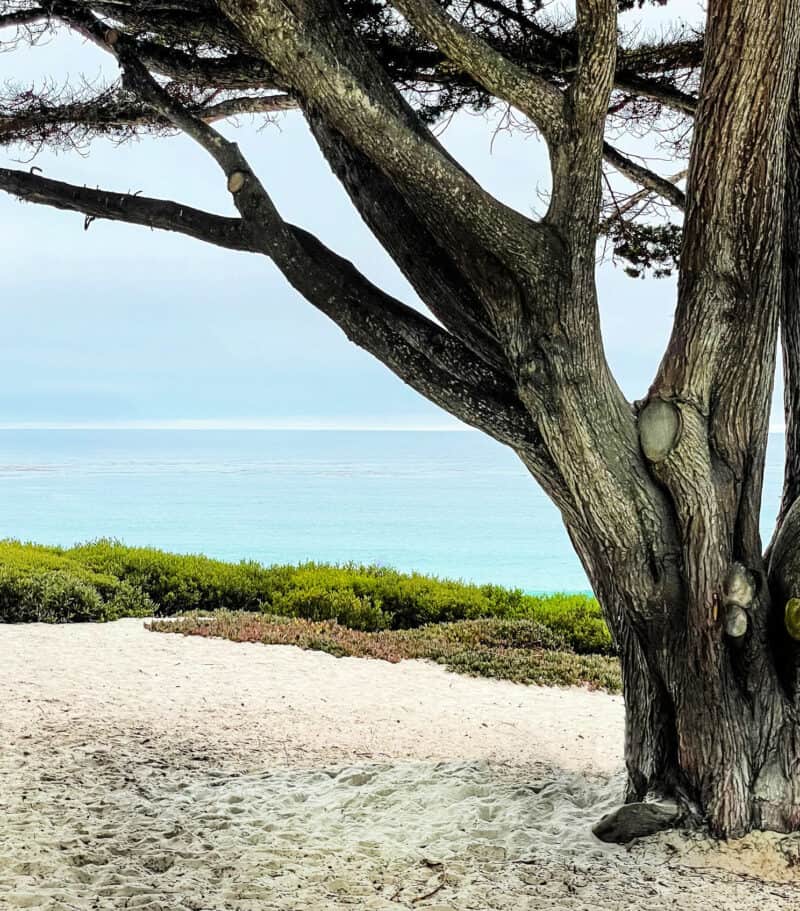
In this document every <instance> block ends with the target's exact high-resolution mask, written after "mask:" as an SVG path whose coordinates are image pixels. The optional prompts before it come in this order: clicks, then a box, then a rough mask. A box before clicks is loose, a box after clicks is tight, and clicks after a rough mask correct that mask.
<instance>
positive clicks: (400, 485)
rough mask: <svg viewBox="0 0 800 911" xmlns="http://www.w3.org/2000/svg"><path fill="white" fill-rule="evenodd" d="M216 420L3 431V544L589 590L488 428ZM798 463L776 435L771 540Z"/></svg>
mask: <svg viewBox="0 0 800 911" xmlns="http://www.w3.org/2000/svg"><path fill="white" fill-rule="evenodd" d="M142 423H146V422H142ZM208 426H209V422H200V426H198V427H196V428H195V429H172V430H166V429H150V430H144V429H109V428H107V427H106V428H98V429H47V430H44V429H0V495H2V503H3V509H2V513H0V537H14V538H20V539H22V540H30V541H36V542H40V543H45V544H62V545H68V544H72V543H75V542H77V541H85V540H89V539H92V538H98V537H115V538H120V539H121V540H123V541H125V542H126V543H128V544H134V545H152V546H154V547H160V548H163V549H167V550H174V551H180V552H195V553H205V554H208V555H209V556H213V557H219V558H222V559H226V560H240V559H256V560H259V561H261V562H264V563H276V562H281V563H282V562H292V563H293V562H299V561H303V560H318V561H326V562H327V561H330V562H343V561H348V560H352V561H357V562H363V563H380V564H384V565H390V566H394V567H397V568H398V569H402V570H409V571H410V570H418V571H420V572H425V573H434V574H436V575H440V576H450V577H456V578H463V579H467V580H470V581H475V582H493V583H497V584H501V585H508V586H514V587H520V588H524V589H526V590H529V591H582V590H586V589H588V587H589V586H588V582H587V580H586V577H585V575H584V573H583V569H582V568H581V566H580V563H579V561H578V559H577V557H576V556H575V554H574V553H573V550H572V546H571V544H570V542H569V539H568V538H567V535H566V532H565V531H564V528H563V526H562V524H561V517H560V515H559V513H558V511H557V510H556V508H555V507H554V506H553V505H552V504H551V503H550V501H549V500H548V499H547V498H546V497H545V495H544V494H543V493H542V491H541V490H540V489H539V487H538V486H537V485H536V483H535V482H534V481H533V479H532V478H531V477H530V475H529V474H528V473H527V472H526V470H525V468H524V467H523V466H522V464H521V463H520V462H519V460H518V459H517V458H516V456H515V455H514V454H513V453H512V452H511V451H509V450H507V449H505V448H504V447H502V446H500V445H499V444H497V443H495V442H494V441H492V440H490V439H488V438H487V437H485V436H483V435H482V434H479V433H475V432H470V431H459V430H450V429H449V428H448V429H447V430H370V431H368V430H350V431H346V430H249V429H233V428H231V429H223V430H209V429H206V428H207V427H208ZM782 472H783V435H782V434H781V433H773V434H771V436H770V445H769V451H768V458H767V471H766V483H765V491H764V504H763V509H762V533H763V534H764V536H765V542H766V541H767V540H768V537H769V535H770V533H771V527H772V521H773V518H774V515H775V512H776V510H777V506H778V499H779V496H780V489H781V484H782Z"/></svg>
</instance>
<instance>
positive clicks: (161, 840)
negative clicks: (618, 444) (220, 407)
mask: <svg viewBox="0 0 800 911" xmlns="http://www.w3.org/2000/svg"><path fill="white" fill-rule="evenodd" d="M0 692H2V694H3V696H2V706H3V707H2V714H1V715H0V743H2V747H1V748H0V749H1V750H2V752H1V753H0V907H2V908H43V909H45V908H46V909H80V911H84V909H86V911H88V909H93V911H94V909H118V908H130V909H148V911H167V909H169V911H223V909H224V911H228V909H231V911H256V909H258V911H263V909H287V911H288V909H297V911H300V909H303V911H307V909H311V911H317V909H319V911H322V909H340V908H342V909H343V908H359V909H368V911H383V909H386V911H389V909H401V908H424V909H429V911H432V909H435V911H472V909H475V911H486V909H512V908H513V909H528V908H530V909H534V908H535V909H539V908H545V909H547V908H553V909H555V908H558V909H584V908H604V909H629V908H632V907H642V906H645V905H646V906H647V908H648V909H649V911H659V909H667V908H670V909H675V908H679V909H700V908H703V909H706V908H720V909H727V908H736V909H737V911H749V909H756V908H759V909H761V911H764V909H776V911H780V909H784V908H785V909H789V908H796V907H797V906H798V903H800V884H798V883H799V882H800V880H798V879H797V878H796V874H795V869H796V867H793V866H792V863H793V862H795V863H796V862H797V861H798V860H800V842H798V839H796V838H793V839H778V838H777V837H775V836H770V835H757V836H752V837H750V838H748V839H745V840H743V841H742V842H738V843H732V844H730V845H728V846H717V845H715V844H713V843H711V842H709V841H707V840H705V839H703V838H701V837H700V836H694V837H692V838H685V837H679V836H677V835H675V834H667V835H664V836H661V837H657V838H653V839H648V840H645V841H642V842H639V843H638V844H635V845H634V846H632V847H630V848H627V849H626V848H616V847H609V846H605V845H602V844H600V843H599V842H597V841H596V840H595V839H593V837H592V836H591V834H590V831H589V827H590V825H591V824H592V823H593V822H594V821H596V820H597V819H599V817H600V816H602V815H603V813H604V812H607V810H608V809H610V808H612V807H613V806H615V805H616V804H617V803H618V802H619V799H620V795H621V790H622V782H623V777H622V759H621V756H622V742H623V733H622V723H623V706H622V701H621V699H620V698H619V697H613V696H608V695H605V694H602V693H597V692H588V691H586V690H582V689H547V688H540V687H525V686H520V685H517V684H512V683H505V682H501V681H494V680H484V679H471V678H467V677H461V676H457V675H454V674H451V673H449V672H447V671H445V670H443V669H442V668H440V667H438V666H436V665H433V664H428V663H425V662H418V661H409V662H403V663H401V664H399V665H390V664H386V663H383V662H379V661H372V660H367V659H358V658H345V659H336V658H332V657H330V656H328V655H325V654H321V653H317V652H303V651H300V650H299V649H296V648H294V647H290V646H260V645H241V644H234V643H230V642H224V641H218V640H206V639H201V638H183V637H179V636H172V635H163V634H155V633H149V632H147V631H146V630H145V629H144V628H143V624H142V622H141V621H138V620H123V621H118V622H116V623H111V624H107V625H84V624H77V625H73V626H42V625H30V626H6V627H3V626H0Z"/></svg>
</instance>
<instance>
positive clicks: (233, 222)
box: [0, 168, 258, 252]
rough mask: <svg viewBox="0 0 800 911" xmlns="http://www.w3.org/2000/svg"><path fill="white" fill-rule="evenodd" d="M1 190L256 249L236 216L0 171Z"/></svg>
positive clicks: (85, 212)
mask: <svg viewBox="0 0 800 911" xmlns="http://www.w3.org/2000/svg"><path fill="white" fill-rule="evenodd" d="M0 189H2V190H5V191H6V192H7V193H10V194H12V195H13V196H16V197H17V198H18V199H21V200H24V201H26V202H34V203H40V204H43V205H47V206H52V207H53V208H56V209H63V210H66V211H69V212H80V213H82V214H83V215H89V216H92V217H94V218H104V219H109V220H111V221H121V222H125V223H127V224H133V225H144V226H145V227H147V228H159V229H161V230H164V231H176V232H178V233H179V234H186V235H188V236H189V237H194V238H196V239H197V240H202V241H205V242H206V243H210V244H214V245H215V246H218V247H227V248H228V249H230V250H247V251H250V252H253V251H255V250H257V249H258V246H257V245H256V244H254V242H253V240H252V238H251V237H250V236H249V235H248V233H247V232H246V231H245V230H244V229H243V224H242V221H241V220H240V219H238V218H225V217H224V216H221V215H212V214H211V213H209V212H204V211H202V210H200V209H194V208H192V207H191V206H185V205H181V204H179V203H176V202H171V201H169V200H164V199H154V198H152V197H149V196H139V195H137V194H131V193H112V192H110V191H108V190H92V189H89V188H88V187H78V186H75V185H73V184H68V183H63V182H62V181H60V180H51V179H49V178H47V177H41V176H40V175H38V174H30V173H28V172H27V171H17V170H12V169H8V168H0Z"/></svg>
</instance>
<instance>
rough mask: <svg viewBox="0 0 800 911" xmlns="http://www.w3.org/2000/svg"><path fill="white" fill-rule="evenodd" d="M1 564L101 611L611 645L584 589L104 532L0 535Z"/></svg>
mask: <svg viewBox="0 0 800 911" xmlns="http://www.w3.org/2000/svg"><path fill="white" fill-rule="evenodd" d="M0 568H4V569H6V570H9V571H13V573H15V574H16V575H20V574H22V575H26V574H27V575H31V574H34V575H35V574H41V573H44V572H59V573H64V572H66V573H68V574H70V576H72V577H74V578H75V579H78V580H80V581H81V582H83V583H84V584H85V585H86V586H88V587H90V588H93V589H94V590H95V591H96V592H97V594H98V596H99V597H100V599H101V601H102V603H103V611H102V613H103V617H102V619H110V618H112V617H119V616H131V615H132V616H142V615H144V614H152V615H159V616H171V615H175V614H182V613H186V612H189V611H195V610H196V611H201V612H204V613H211V612H213V611H217V610H229V611H253V612H255V611H259V612H263V613H267V614H283V615H286V616H291V617H298V618H305V619H309V620H323V619H330V620H336V621H338V622H339V623H341V624H342V625H345V626H349V627H351V628H353V629H356V630H362V631H367V632H370V631H378V630H384V629H396V630H402V629H415V628H419V627H423V626H425V625H427V624H441V623H452V622H456V621H464V620H477V619H481V618H496V619H502V620H509V621H511V620H529V621H531V622H532V623H535V624H536V625H535V626H534V625H531V626H529V627H527V630H528V635H529V636H530V637H531V639H530V642H528V643H527V644H520V645H519V647H520V648H529V647H534V645H535V644H536V643H535V642H534V640H536V637H541V636H542V635H543V633H542V632H541V630H542V629H546V630H548V631H549V634H551V635H552V636H554V637H555V638H554V640H553V641H557V642H558V643H559V645H558V647H559V648H564V649H568V650H570V651H573V652H577V653H579V654H590V653H601V654H613V653H614V646H613V643H612V641H611V636H610V635H609V632H608V629H607V627H606V625H605V622H604V621H603V618H602V615H601V613H600V608H599V606H598V604H597V602H596V601H595V600H594V599H593V598H590V597H588V596H586V595H563V594H557V595H544V596H538V595H527V594H525V593H524V592H522V591H521V590H520V589H506V588H502V587H501V586H498V585H471V584H467V583H464V582H457V581H453V580H450V579H439V578H436V577H435V576H423V575H420V574H419V573H400V572H397V571H396V570H394V569H390V568H387V567H382V566H359V565H356V564H351V563H346V564H342V565H338V566H332V565H329V564H320V563H303V564H300V565H298V566H285V565H276V566H262V565H261V564H259V563H255V562H253V561H247V562H241V563H225V562H223V561H221V560H212V559H210V558H209V557H203V556H198V555H184V554H171V553H166V552H164V551H160V550H156V549H155V548H148V547H126V546H125V545H124V544H121V543H120V542H118V541H111V540H106V539H103V540H99V541H92V542H89V543H87V544H80V545H77V546H76V547H71V548H59V547H44V546H41V545H34V544H22V543H20V542H19V541H0ZM37 584H38V583H37ZM8 585H10V583H8ZM8 592H9V594H7V596H6V600H5V601H2V602H0V620H8V619H10V618H11V617H12V616H13V617H18V616H20V610H21V608H20V607H19V606H18V604H17V602H18V601H19V599H20V598H21V597H22V595H21V594H19V593H17V594H16V595H14V594H13V593H10V592H11V588H9V589H8ZM14 598H16V599H17V602H14ZM76 598H77V596H76ZM12 602H14V604H16V605H17V606H14V605H13V604H12ZM87 610H89V609H88V608H87ZM65 611H66V609H65ZM66 613H69V611H66ZM515 635H522V633H521V632H517V633H516V634H515ZM543 647H545V648H551V647H553V646H551V645H543Z"/></svg>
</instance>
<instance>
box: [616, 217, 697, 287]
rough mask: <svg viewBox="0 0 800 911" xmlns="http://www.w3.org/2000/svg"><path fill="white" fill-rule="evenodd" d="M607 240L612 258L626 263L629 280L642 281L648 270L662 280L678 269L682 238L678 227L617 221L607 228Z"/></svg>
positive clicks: (681, 232)
mask: <svg viewBox="0 0 800 911" xmlns="http://www.w3.org/2000/svg"><path fill="white" fill-rule="evenodd" d="M608 237H609V239H610V240H611V242H612V244H613V247H614V259H615V260H616V259H621V260H624V261H625V263H626V265H625V267H624V268H625V273H626V275H629V276H630V277H631V278H644V277H645V275H646V274H647V272H648V270H649V271H651V272H652V274H653V275H654V277H655V278H665V277H666V276H669V275H672V272H673V270H674V269H676V268H677V266H678V261H679V259H680V253H681V243H682V239H683V231H682V229H681V228H680V227H679V226H678V225H673V224H660V225H649V224H641V223H637V222H632V221H623V220H619V221H616V222H615V223H614V224H613V225H611V226H610V228H609V231H608Z"/></svg>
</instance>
